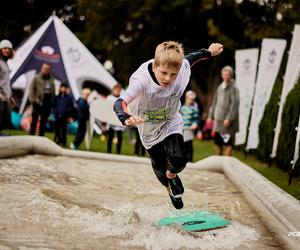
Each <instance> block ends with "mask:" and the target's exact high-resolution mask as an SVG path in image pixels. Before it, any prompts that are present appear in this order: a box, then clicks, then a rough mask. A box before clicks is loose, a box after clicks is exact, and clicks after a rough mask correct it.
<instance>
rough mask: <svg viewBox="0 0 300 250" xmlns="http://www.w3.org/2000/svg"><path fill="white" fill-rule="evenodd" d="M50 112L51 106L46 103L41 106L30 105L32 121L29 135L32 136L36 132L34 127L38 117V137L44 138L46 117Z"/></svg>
mask: <svg viewBox="0 0 300 250" xmlns="http://www.w3.org/2000/svg"><path fill="white" fill-rule="evenodd" d="M50 112H51V106H50V105H49V104H47V103H44V104H43V105H42V106H41V105H38V104H34V105H32V115H31V116H32V121H31V124H30V130H29V134H30V135H34V134H35V132H36V125H37V122H38V119H39V117H40V129H39V136H44V135H45V131H46V123H47V120H48V117H49V115H50Z"/></svg>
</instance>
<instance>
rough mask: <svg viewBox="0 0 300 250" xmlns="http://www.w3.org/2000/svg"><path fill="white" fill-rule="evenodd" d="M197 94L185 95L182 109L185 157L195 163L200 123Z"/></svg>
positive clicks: (189, 92)
mask: <svg viewBox="0 0 300 250" xmlns="http://www.w3.org/2000/svg"><path fill="white" fill-rule="evenodd" d="M195 99H196V93H195V92H194V91H192V90H189V91H187V92H186V93H185V102H184V105H183V106H182V107H181V109H180V113H181V115H182V119H183V140H184V148H185V155H186V157H187V160H188V161H189V162H192V161H193V139H194V137H195V133H196V130H197V128H198V123H199V110H198V105H197V103H195Z"/></svg>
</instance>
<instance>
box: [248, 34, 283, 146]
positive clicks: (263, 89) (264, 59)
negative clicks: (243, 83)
mask: <svg viewBox="0 0 300 250" xmlns="http://www.w3.org/2000/svg"><path fill="white" fill-rule="evenodd" d="M285 47H286V40H284V39H267V38H265V39H263V41H262V46H261V54H260V59H259V66H258V73H257V79H256V85H255V95H254V101H253V107H252V114H251V120H250V126H249V135H248V140H247V146H246V149H247V150H249V149H255V148H257V146H258V143H259V135H258V128H259V123H260V121H261V119H262V116H263V113H264V110H265V106H266V104H267V103H268V101H269V99H270V96H271V93H272V89H273V86H274V83H275V80H276V78H277V75H278V71H279V68H280V64H281V60H282V56H283V53H284V50H285Z"/></svg>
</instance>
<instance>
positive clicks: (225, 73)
mask: <svg viewBox="0 0 300 250" xmlns="http://www.w3.org/2000/svg"><path fill="white" fill-rule="evenodd" d="M221 76H222V79H223V81H224V82H229V81H230V80H231V73H230V71H228V70H223V71H222V73H221Z"/></svg>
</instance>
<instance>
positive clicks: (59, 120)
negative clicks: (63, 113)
mask: <svg viewBox="0 0 300 250" xmlns="http://www.w3.org/2000/svg"><path fill="white" fill-rule="evenodd" d="M54 141H55V142H56V143H57V144H61V145H63V146H66V144H67V118H66V117H59V116H55V134H54Z"/></svg>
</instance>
